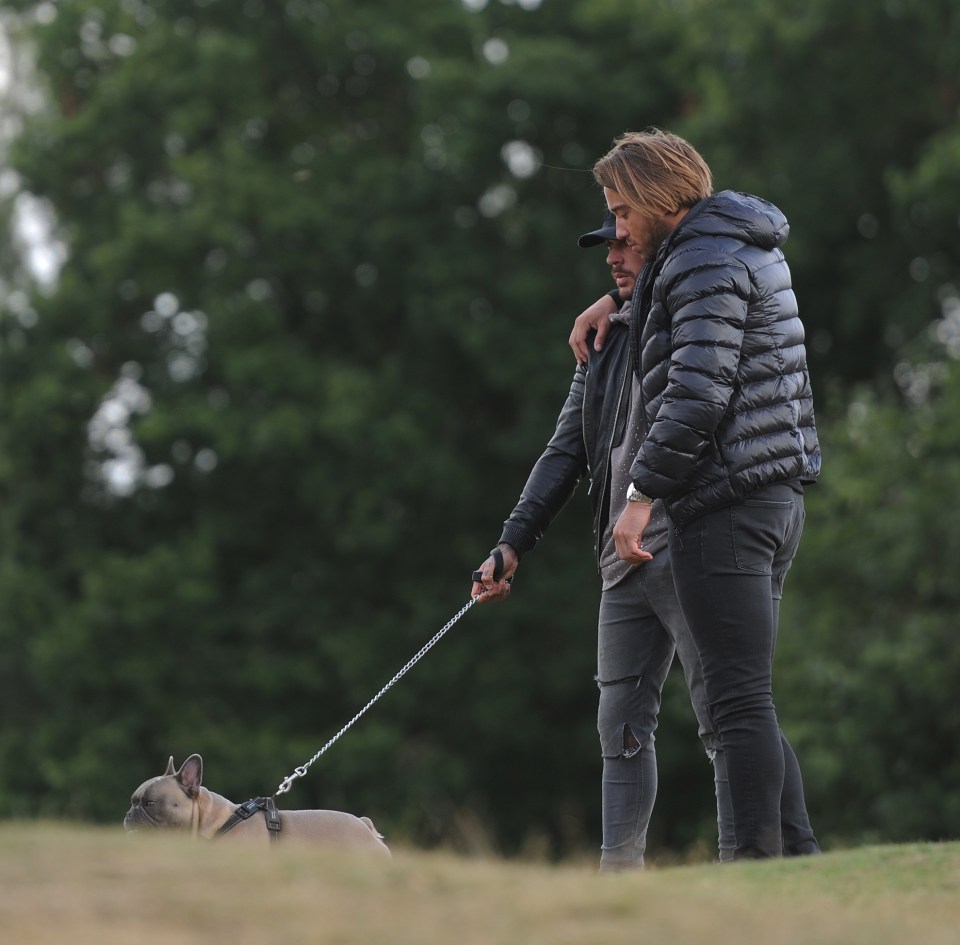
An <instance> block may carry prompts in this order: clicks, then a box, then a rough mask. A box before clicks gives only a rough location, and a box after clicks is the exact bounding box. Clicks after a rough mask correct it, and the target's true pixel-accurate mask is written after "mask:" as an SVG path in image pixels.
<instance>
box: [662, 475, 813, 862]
mask: <svg viewBox="0 0 960 945" xmlns="http://www.w3.org/2000/svg"><path fill="white" fill-rule="evenodd" d="M803 519H804V511H803V495H802V493H801V492H799V491H797V490H796V489H794V488H793V486H792V485H790V484H786V483H777V484H774V485H770V486H765V487H764V488H762V489H760V490H758V491H757V492H755V493H754V494H753V495H751V496H749V497H748V498H747V499H745V500H743V501H742V502H740V503H738V504H736V505H732V506H729V507H727V508H722V509H718V510H717V511H715V512H709V513H707V514H706V515H702V516H700V517H699V518H697V519H694V520H693V521H692V522H690V523H688V524H687V525H686V526H684V527H683V528H682V529H671V534H670V558H671V561H672V564H673V578H674V582H675V583H676V587H677V594H678V596H679V598H680V605H681V607H682V609H683V614H684V616H685V617H686V620H687V623H688V624H689V626H690V631H691V633H692V634H693V638H694V640H695V641H696V644H697V648H698V649H699V651H700V662H701V665H702V667H703V681H704V687H705V689H706V694H707V705H708V708H709V711H710V715H711V718H712V719H713V723H714V726H715V728H716V731H717V733H718V734H719V736H720V743H721V745H722V747H723V753H724V756H725V759H726V766H727V775H728V778H729V783H730V797H731V801H732V804H733V819H734V827H735V831H736V836H737V847H736V854H735V856H736V857H737V858H746V857H765V856H780V855H782V854H783V853H787V854H799V853H816V852H818V851H819V846H818V845H817V841H816V838H815V837H814V835H813V830H812V829H811V827H810V819H809V817H808V816H807V810H806V804H805V801H804V797H803V783H802V780H801V776H800V766H799V764H798V763H797V760H796V756H795V755H794V753H793V749H792V748H791V747H790V745H789V743H788V742H787V740H786V738H784V736H783V733H782V732H781V731H780V725H779V722H778V721H777V713H776V709H775V708H774V704H773V679H772V675H773V653H774V649H775V646H776V638H777V622H778V619H779V615H780V599H781V597H782V594H783V582H784V578H785V577H786V574H787V571H788V570H789V568H790V565H791V564H792V563H793V558H794V555H795V554H796V551H797V546H798V545H799V544H800V535H801V533H802V531H803ZM781 825H782V826H781Z"/></svg>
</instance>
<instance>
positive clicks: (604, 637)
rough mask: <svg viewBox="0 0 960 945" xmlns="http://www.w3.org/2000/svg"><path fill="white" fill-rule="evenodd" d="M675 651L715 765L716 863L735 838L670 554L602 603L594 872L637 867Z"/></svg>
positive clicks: (635, 572)
mask: <svg viewBox="0 0 960 945" xmlns="http://www.w3.org/2000/svg"><path fill="white" fill-rule="evenodd" d="M674 653H676V655H677V657H678V658H679V660H680V664H681V666H682V667H683V673H684V677H685V678H686V681H687V688H688V689H689V691H690V701H691V703H692V704H693V710H694V712H695V714H696V717H697V721H698V723H699V734H700V738H701V740H702V741H703V746H704V748H705V749H706V753H707V757H708V758H709V759H710V760H711V761H713V762H714V768H713V771H714V781H715V790H716V796H717V826H718V833H719V851H720V859H721V860H727V859H731V858H732V856H733V851H734V849H735V847H736V838H735V835H734V830H733V809H732V807H731V805H730V793H729V788H728V785H727V782H726V766H725V765H724V764H723V755H722V752H721V753H719V754H718V749H719V747H720V743H719V739H718V738H717V735H716V733H715V731H714V729H713V726H712V723H711V722H710V715H709V713H708V711H707V701H706V694H705V692H704V688H703V674H702V672H701V670H700V657H699V655H698V653H697V648H696V646H695V644H694V642H693V637H692V636H691V635H690V631H689V629H688V628H687V624H686V621H685V620H684V618H683V614H682V613H681V611H680V604H679V602H678V600H677V593H676V590H675V589H674V586H673V574H672V571H671V569H670V555H669V553H668V552H667V551H666V549H664V550H663V551H661V552H660V553H659V554H657V555H655V556H654V558H653V560H652V561H648V562H647V563H646V564H644V565H641V566H640V567H638V568H635V569H634V570H632V571H630V572H629V573H628V574H627V575H626V577H625V578H624V579H623V580H622V581H620V582H619V583H618V584H616V585H614V586H613V587H611V588H609V589H607V590H605V591H604V592H603V594H602V596H601V598H600V617H599V625H598V633H597V683H598V685H599V687H600V705H599V710H598V713H597V730H598V732H599V735H600V747H601V753H602V755H603V784H602V812H603V845H602V847H601V856H600V871H601V872H612V871H615V870H624V869H632V868H642V867H643V858H644V853H645V850H646V845H647V828H648V826H649V824H650V816H651V814H652V813H653V805H654V801H655V800H656V796H657V755H656V748H655V743H656V739H655V736H654V732H655V731H656V728H657V716H658V714H659V712H660V699H661V692H662V689H663V684H664V681H665V680H666V678H667V672H668V671H669V669H670V664H671V663H672V662H673V657H674Z"/></svg>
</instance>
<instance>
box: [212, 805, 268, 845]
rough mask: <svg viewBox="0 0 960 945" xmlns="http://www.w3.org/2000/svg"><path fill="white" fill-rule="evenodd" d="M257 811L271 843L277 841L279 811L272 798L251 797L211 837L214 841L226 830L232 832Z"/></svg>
mask: <svg viewBox="0 0 960 945" xmlns="http://www.w3.org/2000/svg"><path fill="white" fill-rule="evenodd" d="M258 810H262V811H263V817H264V820H265V821H266V823H267V832H268V833H269V834H270V839H271V841H274V842H275V841H277V840H279V839H280V826H281V823H280V811H278V810H277V805H276V803H274V800H273V798H272V797H252V798H250V800H249V801H244V802H243V803H242V804H241V805H240V806H239V807H238V808H237V809H236V810H235V811H234V812H233V813H232V814H231V815H230V816H229V817H228V818H227V820H226V821H225V822H224V823H223V825H222V826H221V827H220V829H219V830H218V831H217V832H216V833H215V834H214V835H213V837H214V839H216V838H217V837H220V836H223V834H225V833H226V832H227V831H228V830H233V828H234V827H236V826H237V824H239V823H240V822H241V821H244V820H249V819H250V818H251V817H252V816H253V815H254V814H255V813H256V812H257V811H258Z"/></svg>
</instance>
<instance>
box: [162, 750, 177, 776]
mask: <svg viewBox="0 0 960 945" xmlns="http://www.w3.org/2000/svg"><path fill="white" fill-rule="evenodd" d="M163 773H164V775H168V774H176V773H177V769H176V768H175V767H174V765H173V755H171V756H170V760H169V761H168V762H167V770H166V771H164V772H163Z"/></svg>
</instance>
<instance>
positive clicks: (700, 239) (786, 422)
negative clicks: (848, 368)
mask: <svg viewBox="0 0 960 945" xmlns="http://www.w3.org/2000/svg"><path fill="white" fill-rule="evenodd" d="M788 232H789V227H788V225H787V221H786V218H785V217H784V216H783V214H782V213H781V212H780V211H779V210H778V209H777V208H776V207H774V206H773V205H772V204H769V203H767V202H766V201H764V200H761V199H759V198H757V197H751V196H749V195H746V194H738V193H734V192H732V191H722V192H720V193H717V194H713V195H712V196H710V197H708V198H706V199H705V200H702V201H700V202H699V203H698V204H696V205H695V206H694V207H693V208H691V210H690V211H689V212H688V213H687V215H686V216H685V217H684V218H683V220H681V222H680V224H679V226H677V228H676V229H675V230H674V231H673V232H672V233H671V235H670V237H669V238H668V239H667V240H666V241H665V242H664V244H663V245H662V246H661V248H660V251H659V252H658V254H657V257H656V259H655V261H654V264H653V265H652V266H650V267H648V269H647V270H646V271H645V273H644V276H643V278H642V279H640V280H638V283H637V287H636V290H635V296H634V322H633V326H632V332H633V337H632V339H631V340H632V341H633V343H634V344H633V357H634V364H635V367H638V369H639V375H640V377H641V378H642V392H643V400H644V416H645V418H646V425H647V435H646V438H645V440H644V444H643V446H642V448H641V450H640V452H639V453H638V454H637V458H636V460H635V461H634V464H633V466H632V467H631V470H630V473H631V476H632V477H633V479H634V481H635V482H636V483H637V485H638V487H639V488H640V489H641V490H642V491H643V492H645V493H647V494H648V495H651V496H654V497H657V498H662V499H664V500H665V502H666V506H667V510H668V512H669V514H670V517H671V518H672V519H673V521H674V522H675V523H677V524H678V525H682V524H684V523H685V522H687V521H689V520H690V519H693V518H695V517H696V516H697V515H700V514H702V513H704V512H706V511H709V510H712V509H715V508H719V507H721V506H724V505H730V504H732V503H734V502H737V501H739V500H741V499H742V498H744V497H745V496H747V495H749V494H750V493H751V492H754V491H756V490H757V489H758V488H760V487H762V486H764V485H767V484H769V483H772V482H780V481H784V480H790V479H796V480H800V481H802V482H812V481H814V480H815V479H816V478H817V476H818V475H819V474H820V447H819V443H818V440H817V430H816V425H815V423H814V415H813V397H812V393H811V388H810V376H809V373H808V371H807V355H806V349H805V347H804V343H803V339H804V332H803V325H802V323H801V322H800V318H799V317H798V314H797V300H796V297H795V296H794V293H793V288H792V286H791V281H790V270H789V269H788V267H787V263H786V260H785V259H784V257H783V253H782V252H781V251H780V246H782V244H783V243H784V241H785V240H786V238H787V234H788Z"/></svg>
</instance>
